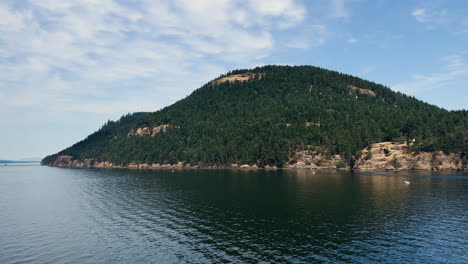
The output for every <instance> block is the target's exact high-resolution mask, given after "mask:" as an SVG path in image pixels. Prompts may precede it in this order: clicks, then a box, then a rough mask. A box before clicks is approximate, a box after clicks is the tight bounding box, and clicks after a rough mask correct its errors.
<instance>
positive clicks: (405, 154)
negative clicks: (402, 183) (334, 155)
mask: <svg viewBox="0 0 468 264" xmlns="http://www.w3.org/2000/svg"><path fill="white" fill-rule="evenodd" d="M408 148H409V147H408V145H407V144H406V143H403V144H398V143H392V142H381V143H376V144H373V145H372V146H371V148H370V150H368V149H364V150H363V151H362V153H363V155H362V156H361V157H360V158H359V159H358V160H357V161H356V163H355V164H354V167H353V169H356V170H412V169H419V170H468V165H467V164H463V161H462V159H461V157H460V155H459V154H455V153H451V154H449V155H446V154H444V153H443V152H434V153H429V152H410V151H409V150H408Z"/></svg>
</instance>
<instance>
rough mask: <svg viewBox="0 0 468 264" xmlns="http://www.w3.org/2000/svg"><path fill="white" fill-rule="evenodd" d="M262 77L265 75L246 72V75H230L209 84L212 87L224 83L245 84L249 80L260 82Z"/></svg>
mask: <svg viewBox="0 0 468 264" xmlns="http://www.w3.org/2000/svg"><path fill="white" fill-rule="evenodd" d="M263 76H265V73H253V72H246V73H240V74H232V75H229V76H226V77H221V78H218V79H216V80H214V81H212V82H211V83H212V84H213V85H217V84H220V83H224V82H235V81H239V82H245V81H248V80H251V79H257V80H260V79H261V78H263Z"/></svg>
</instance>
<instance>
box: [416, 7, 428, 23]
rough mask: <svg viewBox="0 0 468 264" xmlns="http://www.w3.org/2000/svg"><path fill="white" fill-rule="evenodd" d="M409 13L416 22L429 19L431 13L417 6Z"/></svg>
mask: <svg viewBox="0 0 468 264" xmlns="http://www.w3.org/2000/svg"><path fill="white" fill-rule="evenodd" d="M411 15H412V16H413V17H414V18H415V19H416V20H417V21H418V22H427V21H429V19H430V17H431V15H430V14H429V12H428V11H427V10H426V9H425V8H417V9H415V10H413V12H411Z"/></svg>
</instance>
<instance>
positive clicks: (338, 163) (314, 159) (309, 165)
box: [286, 150, 349, 169]
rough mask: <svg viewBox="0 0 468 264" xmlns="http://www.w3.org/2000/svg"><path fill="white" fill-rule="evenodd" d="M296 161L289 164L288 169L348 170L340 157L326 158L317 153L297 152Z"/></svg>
mask: <svg viewBox="0 0 468 264" xmlns="http://www.w3.org/2000/svg"><path fill="white" fill-rule="evenodd" d="M296 157H297V161H296V162H294V163H292V164H289V165H287V166H286V168H289V169H349V166H348V165H347V164H346V162H345V161H344V160H343V158H342V157H341V156H340V155H333V156H326V155H323V154H319V153H317V152H311V151H306V150H304V151H299V152H297V153H296Z"/></svg>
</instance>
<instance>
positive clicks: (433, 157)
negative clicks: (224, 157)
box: [43, 142, 468, 171]
mask: <svg viewBox="0 0 468 264" xmlns="http://www.w3.org/2000/svg"><path fill="white" fill-rule="evenodd" d="M362 153H363V155H362V156H361V157H360V158H359V159H358V160H357V161H356V162H355V164H354V167H353V169H355V170H363V171H370V170H412V169H418V170H457V171H468V163H466V161H465V163H464V162H463V160H462V158H461V157H460V155H459V154H455V153H451V154H449V155H446V154H444V153H443V152H434V153H429V152H409V150H408V145H407V144H406V143H404V144H398V143H392V142H381V143H376V144H373V145H372V146H371V148H370V149H369V150H368V149H364V150H363V151H362ZM43 165H48V166H53V167H60V168H127V169H175V170H177V169H194V168H205V169H227V168H229V169H259V167H258V166H257V165H256V164H253V165H248V164H242V165H239V164H232V165H225V166H203V167H200V166H198V165H191V164H184V163H182V162H178V163H177V164H159V163H153V164H146V163H130V164H128V165H125V166H122V165H118V164H112V163H110V162H107V161H98V160H96V159H85V160H83V161H79V160H73V158H72V156H66V155H62V156H58V157H57V158H56V159H55V160H54V161H53V162H52V163H50V164H43ZM285 168H286V169H351V168H350V167H349V165H348V164H347V163H346V162H345V160H343V158H342V157H341V156H340V155H333V156H330V155H323V154H320V153H318V152H311V151H299V152H297V153H296V157H295V159H294V162H293V163H292V164H288V165H286V166H285ZM265 169H277V167H275V166H266V167H265Z"/></svg>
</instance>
